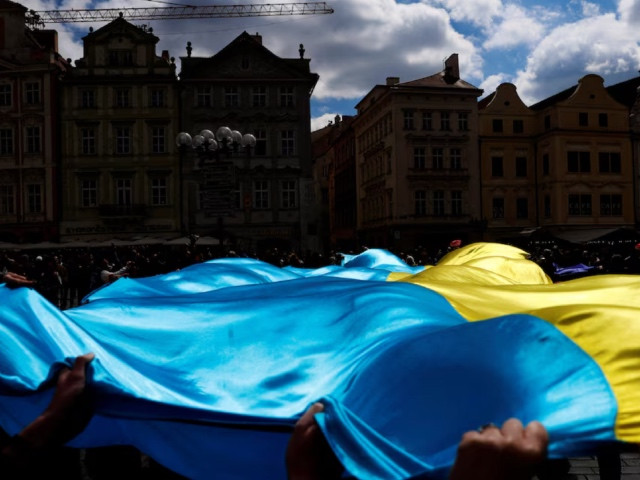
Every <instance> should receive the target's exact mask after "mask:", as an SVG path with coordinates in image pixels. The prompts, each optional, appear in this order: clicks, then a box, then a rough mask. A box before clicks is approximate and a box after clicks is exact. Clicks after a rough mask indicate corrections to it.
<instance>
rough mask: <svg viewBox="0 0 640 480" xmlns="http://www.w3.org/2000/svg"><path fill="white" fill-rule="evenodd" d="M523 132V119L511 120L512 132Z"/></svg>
mask: <svg viewBox="0 0 640 480" xmlns="http://www.w3.org/2000/svg"><path fill="white" fill-rule="evenodd" d="M522 132H524V120H519V119H518V120H514V121H513V133H522Z"/></svg>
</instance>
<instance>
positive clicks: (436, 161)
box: [431, 147, 444, 170]
mask: <svg viewBox="0 0 640 480" xmlns="http://www.w3.org/2000/svg"><path fill="white" fill-rule="evenodd" d="M431 168H433V169H434V170H441V169H443V168H444V150H443V149H442V148H439V147H438V148H432V149H431Z"/></svg>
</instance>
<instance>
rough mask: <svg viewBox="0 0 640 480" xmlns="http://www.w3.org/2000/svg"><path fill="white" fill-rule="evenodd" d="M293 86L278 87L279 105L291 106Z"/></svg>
mask: <svg viewBox="0 0 640 480" xmlns="http://www.w3.org/2000/svg"><path fill="white" fill-rule="evenodd" d="M293 98H294V97H293V87H280V106H281V107H293V106H294V105H295V103H294V101H293Z"/></svg>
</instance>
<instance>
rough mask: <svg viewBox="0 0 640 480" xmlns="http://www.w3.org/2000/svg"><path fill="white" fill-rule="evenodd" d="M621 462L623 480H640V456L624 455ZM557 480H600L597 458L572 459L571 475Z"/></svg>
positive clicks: (635, 454)
mask: <svg viewBox="0 0 640 480" xmlns="http://www.w3.org/2000/svg"><path fill="white" fill-rule="evenodd" d="M620 462H621V466H622V477H621V479H622V480H640V454H637V453H623V454H621V455H620ZM557 480H600V475H599V474H598V462H597V461H596V458H595V457H580V458H572V459H571V469H570V470H569V473H568V474H567V475H565V476H564V477H562V478H558V479H557Z"/></svg>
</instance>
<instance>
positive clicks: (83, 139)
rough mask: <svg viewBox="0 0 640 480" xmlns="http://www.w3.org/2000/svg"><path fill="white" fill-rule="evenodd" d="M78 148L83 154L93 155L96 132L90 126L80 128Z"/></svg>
mask: <svg viewBox="0 0 640 480" xmlns="http://www.w3.org/2000/svg"><path fill="white" fill-rule="evenodd" d="M80 148H81V152H82V154H83V155H95V153H96V133H95V130H94V129H93V128H92V127H84V128H81V129H80Z"/></svg>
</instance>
